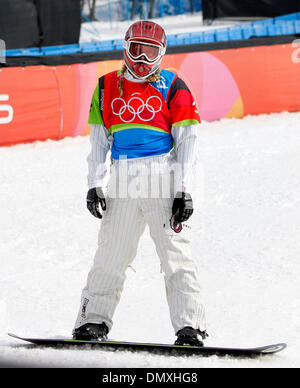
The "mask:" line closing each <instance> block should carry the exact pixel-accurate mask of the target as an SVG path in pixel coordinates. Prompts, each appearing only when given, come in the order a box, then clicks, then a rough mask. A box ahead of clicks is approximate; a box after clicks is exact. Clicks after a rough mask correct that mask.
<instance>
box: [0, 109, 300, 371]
mask: <svg viewBox="0 0 300 388" xmlns="http://www.w3.org/2000/svg"><path fill="white" fill-rule="evenodd" d="M89 147H90V146H89V139H88V137H77V138H67V139H64V140H61V141H58V142H56V141H46V142H35V143H32V144H26V145H17V146H13V147H6V148H0V176H1V185H0V203H1V219H0V227H1V235H0V242H1V245H0V256H1V274H0V364H5V363H6V364H7V363H15V364H18V365H20V364H21V365H25V366H47V367H57V366H59V367H102V368H103V367H116V368H121V367H126V368H132V367H174V368H184V367H196V368H204V367H208V368H215V367H227V368H239V367H249V368H251V367H270V368H280V367H299V366H300V356H299V354H300V353H299V348H300V282H299V272H300V260H299V253H300V239H299V236H300V174H299V169H300V112H299V113H285V112H284V113H281V114H272V115H262V116H256V117H250V116H249V117H245V118H244V119H241V120H238V119H223V120H220V121H218V122H213V123H206V122H205V123H203V124H202V125H201V130H200V131H199V141H198V149H197V152H198V154H199V161H198V163H199V165H198V171H199V185H198V192H197V195H196V198H194V199H195V203H196V204H197V209H196V211H195V213H194V215H193V217H194V224H195V226H194V240H193V252H194V256H195V259H196V260H197V262H198V264H199V268H200V271H201V279H202V286H203V292H204V296H205V302H206V309H207V320H208V332H209V335H210V337H209V339H208V340H207V341H206V344H207V345H211V346H213V345H217V346H231V347H232V346H239V347H242V346H245V347H254V346H258V345H265V344H269V343H278V342H287V344H288V348H287V349H285V350H284V351H282V352H281V353H278V354H276V355H273V356H265V357H263V358H258V359H239V360H236V359H234V358H231V357H225V358H219V357H217V356H213V357H208V358H201V357H197V356H193V357H178V356H163V355H150V354H147V353H142V352H141V353H129V352H125V351H122V352H109V351H101V350H95V349H92V350H91V349H83V350H78V349H76V350H75V349H73V350H72V349H41V348H34V347H28V346H27V345H26V344H25V343H24V344H23V343H21V342H19V341H17V340H15V339H12V338H10V337H8V336H7V332H8V331H10V332H13V333H16V334H19V335H21V336H31V337H38V336H40V337H55V336H70V335H71V331H72V328H73V324H74V321H75V317H76V314H77V310H78V307H79V299H80V294H81V290H82V287H83V286H84V284H85V280H86V276H87V273H88V271H89V268H90V266H91V264H92V261H93V255H94V252H95V249H96V243H97V234H98V228H99V224H100V221H99V220H98V219H96V218H93V217H92V216H91V215H90V214H89V212H88V211H87V209H86V205H85V196H86V190H87V186H86V175H87V163H86V157H87V155H88V152H89ZM132 267H133V268H128V271H127V280H126V284H125V289H124V292H123V295H122V298H121V302H120V305H119V308H118V309H117V312H116V314H115V323H114V327H113V329H112V331H111V333H110V338H112V339H117V340H126V341H143V342H164V343H172V342H173V341H174V338H175V337H174V333H173V329H172V327H171V323H170V319H169V314H168V308H167V303H166V297H165V290H164V282H163V275H162V274H161V273H160V265H159V260H158V257H157V255H156V252H155V248H154V245H153V242H152V241H151V239H150V236H149V233H148V231H146V233H145V234H144V235H143V237H142V238H141V241H140V245H139V250H138V254H137V257H136V259H135V261H134V262H133V265H132Z"/></svg>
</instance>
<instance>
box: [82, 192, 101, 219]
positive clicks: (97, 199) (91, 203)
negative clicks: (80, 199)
mask: <svg viewBox="0 0 300 388" xmlns="http://www.w3.org/2000/svg"><path fill="white" fill-rule="evenodd" d="M99 204H100V205H101V208H102V210H106V201H105V197H104V194H103V191H102V189H101V187H94V188H93V189H90V190H89V191H88V193H87V197H86V206H87V208H88V209H89V211H90V212H91V214H92V215H93V216H95V217H97V218H102V214H101V213H100V211H99Z"/></svg>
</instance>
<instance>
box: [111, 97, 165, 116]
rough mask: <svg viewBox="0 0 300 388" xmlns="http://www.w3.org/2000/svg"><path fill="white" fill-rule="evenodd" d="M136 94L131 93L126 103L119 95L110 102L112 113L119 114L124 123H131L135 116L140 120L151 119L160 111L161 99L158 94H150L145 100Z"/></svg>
mask: <svg viewBox="0 0 300 388" xmlns="http://www.w3.org/2000/svg"><path fill="white" fill-rule="evenodd" d="M138 94H140V93H133V94H132V97H131V98H130V99H129V100H128V102H127V103H126V102H125V100H124V99H123V98H121V97H117V98H115V99H113V100H112V102H111V109H112V112H113V114H114V115H116V116H119V117H120V119H121V120H122V121H123V122H124V123H131V122H132V121H133V120H134V119H135V118H136V117H138V118H139V119H140V120H142V121H151V120H153V119H154V116H155V115H156V113H158V112H160V111H161V108H162V101H161V99H160V98H159V97H158V96H150V97H148V98H147V100H146V102H145V101H144V100H143V99H142V98H141V97H139V96H137V95H138Z"/></svg>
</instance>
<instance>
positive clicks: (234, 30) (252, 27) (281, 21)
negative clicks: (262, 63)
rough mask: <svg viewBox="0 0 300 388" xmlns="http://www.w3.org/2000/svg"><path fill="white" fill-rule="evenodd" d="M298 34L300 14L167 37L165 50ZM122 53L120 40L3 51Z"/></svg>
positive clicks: (17, 53)
mask: <svg viewBox="0 0 300 388" xmlns="http://www.w3.org/2000/svg"><path fill="white" fill-rule="evenodd" d="M296 34H300V12H296V13H293V14H289V15H283V16H279V17H275V18H273V19H264V20H259V21H254V22H251V23H242V24H238V25H235V26H232V27H226V28H219V29H212V28H210V29H208V30H205V31H202V32H199V31H196V32H187V33H178V34H171V35H170V34H169V35H167V41H168V46H179V45H189V44H201V43H214V42H226V41H235V40H246V39H250V38H252V37H268V36H280V35H296ZM122 49H123V39H114V40H105V41H97V42H85V43H80V44H70V45H64V46H44V47H41V48H28V49H14V50H6V56H7V57H12V56H41V55H63V54H75V53H79V52H81V53H89V52H100V51H113V50H122Z"/></svg>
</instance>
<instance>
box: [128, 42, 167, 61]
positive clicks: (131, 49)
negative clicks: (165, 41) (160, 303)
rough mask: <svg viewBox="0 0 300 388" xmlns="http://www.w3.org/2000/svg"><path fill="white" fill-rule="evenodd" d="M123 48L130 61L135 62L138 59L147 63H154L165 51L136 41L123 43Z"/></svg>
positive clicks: (152, 44)
mask: <svg viewBox="0 0 300 388" xmlns="http://www.w3.org/2000/svg"><path fill="white" fill-rule="evenodd" d="M124 48H125V49H126V51H127V54H128V56H129V58H130V59H131V60H133V61H137V60H139V59H140V60H141V61H145V62H148V63H154V62H156V61H157V60H159V59H160V58H161V56H162V55H164V53H165V49H164V48H163V47H161V46H160V45H157V44H154V43H148V42H141V41H138V40H131V41H127V42H126V41H125V42H124ZM143 57H144V59H143Z"/></svg>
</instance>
